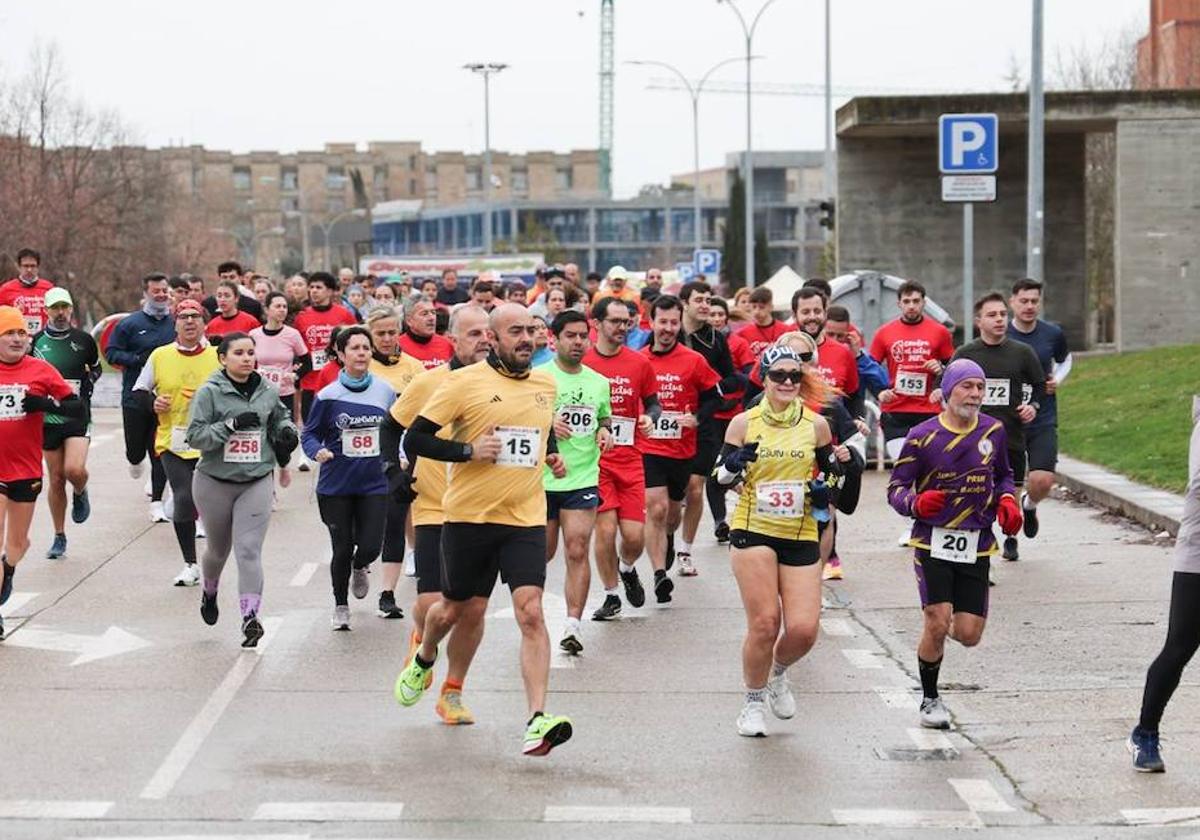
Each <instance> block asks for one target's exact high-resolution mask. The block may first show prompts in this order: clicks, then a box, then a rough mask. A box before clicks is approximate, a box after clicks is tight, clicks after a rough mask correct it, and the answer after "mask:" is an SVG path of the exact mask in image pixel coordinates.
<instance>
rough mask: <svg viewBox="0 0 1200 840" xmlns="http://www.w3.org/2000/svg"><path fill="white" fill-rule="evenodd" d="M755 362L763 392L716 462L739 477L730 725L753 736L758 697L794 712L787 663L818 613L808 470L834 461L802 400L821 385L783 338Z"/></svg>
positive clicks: (821, 424)
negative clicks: (741, 635) (739, 695)
mask: <svg viewBox="0 0 1200 840" xmlns="http://www.w3.org/2000/svg"><path fill="white" fill-rule="evenodd" d="M761 364H762V370H761V373H762V379H763V386H764V394H763V400H762V402H761V403H759V404H758V405H757V406H755V407H754V408H752V409H750V410H749V411H744V412H742V413H741V414H739V415H738V416H737V417H735V418H733V420H731V421H730V423H729V430H728V431H727V432H726V434H725V446H724V448H723V451H722V453H721V460H720V462H719V463H718V465H717V469H716V477H717V481H718V482H719V483H720V484H723V485H725V486H733V485H736V484H738V483H740V484H741V485H742V488H741V498H740V499H739V501H738V504H737V509H736V510H735V511H734V514H733V517H732V519H731V522H730V525H731V526H732V528H733V530H732V531H731V533H730V536H729V541H730V544H731V545H732V547H733V548H732V551H731V555H732V564H733V573H734V576H735V577H736V578H737V582H738V589H739V591H740V592H741V594H742V604H743V606H744V607H745V610H746V625H747V632H746V641H745V642H744V643H743V645H742V673H743V676H744V677H745V681H746V704H745V706H744V707H743V708H742V712H741V714H740V715H739V716H738V721H737V728H738V733H739V734H740V735H746V736H759V737H761V736H763V735H766V734H767V733H766V708H767V707H768V706H770V709H771V711H772V712H773V713H774V715H775V716H776V717H778V718H780V719H787V718H790V717H792V716H793V715H794V714H795V713H796V701H795V698H794V697H793V696H792V691H791V687H790V686H789V685H788V680H787V669H788V667H789V666H791V665H792V663H794V662H796V661H797V660H799V659H800V658H801V657H802V656H804V655H805V654H806V653H808V651H809V649H810V648H812V646H813V643H814V642H815V641H816V638H817V628H818V621H819V619H820V615H821V565H820V563H818V562H817V561H818V560H819V559H820V552H819V549H818V545H817V522H816V519H815V518H814V517H813V499H812V498H810V497H811V495H812V493H813V487H812V484H811V481H810V479H811V478H812V476H813V474H814V472H815V470H814V466H815V465H816V464H818V463H819V464H822V465H823V466H824V468H825V469H827V470H828V469H836V466H834V465H835V464H836V459H835V458H834V456H833V447H832V436H831V435H830V431H829V424H828V423H827V422H826V421H825V418H824V417H822V416H821V415H820V414H818V413H817V412H815V411H812V410H811V409H810V408H808V407H806V406H805V402H810V403H814V402H819V401H820V395H821V394H822V392H823V389H822V388H821V385H820V383H819V381H818V380H817V378H816V377H815V375H814V374H810V373H808V372H806V371H805V370H804V368H803V364H802V361H801V357H800V355H799V354H798V353H796V351H795V350H793V349H791V348H790V347H783V346H773V347H768V348H767V350H766V351H764V353H763V356H762V363H761ZM818 492H820V491H818ZM817 507H825V503H824V502H818V505H817ZM781 628H783V632H782V634H781V633H780V629H781Z"/></svg>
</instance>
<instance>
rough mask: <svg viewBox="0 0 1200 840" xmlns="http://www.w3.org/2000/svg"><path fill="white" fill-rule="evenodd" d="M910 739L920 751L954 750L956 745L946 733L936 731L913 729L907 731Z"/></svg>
mask: <svg viewBox="0 0 1200 840" xmlns="http://www.w3.org/2000/svg"><path fill="white" fill-rule="evenodd" d="M907 731H908V737H909V738H910V739H911V740H912V742H913V744H915V745H916V747H917V749H919V750H953V749H954V745H953V744H951V743H950V739H949V738H947V737H946V735H945V733H944V732H939V731H938V730H936V729H921V728H919V727H913V728H912V729H909V730H907Z"/></svg>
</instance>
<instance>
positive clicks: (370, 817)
mask: <svg viewBox="0 0 1200 840" xmlns="http://www.w3.org/2000/svg"><path fill="white" fill-rule="evenodd" d="M403 812H404V803H403V802H264V803H262V804H261V805H259V806H258V808H257V809H256V810H255V812H254V819H256V820H271V821H274V822H387V821H391V820H398V819H400V815H401V814H402V813H403Z"/></svg>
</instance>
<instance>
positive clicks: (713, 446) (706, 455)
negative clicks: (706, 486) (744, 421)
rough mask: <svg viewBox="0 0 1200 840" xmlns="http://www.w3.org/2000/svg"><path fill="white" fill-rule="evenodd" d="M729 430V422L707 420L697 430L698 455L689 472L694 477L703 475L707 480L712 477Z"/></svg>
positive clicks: (693, 458)
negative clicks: (726, 431) (726, 432)
mask: <svg viewBox="0 0 1200 840" xmlns="http://www.w3.org/2000/svg"><path fill="white" fill-rule="evenodd" d="M728 428H729V421H728V420H705V421H704V423H703V424H701V426H700V428H699V429H697V430H696V454H695V455H694V456H692V463H691V465H690V466H689V467H688V470H689V471H690V472H691V474H692V475H702V476H704V477H705V478H708V476H710V475H712V471H713V467H715V466H716V465H717V458H718V457H720V455H721V444H722V443H724V442H725V430H726V429H728Z"/></svg>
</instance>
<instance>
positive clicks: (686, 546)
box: [677, 540, 692, 554]
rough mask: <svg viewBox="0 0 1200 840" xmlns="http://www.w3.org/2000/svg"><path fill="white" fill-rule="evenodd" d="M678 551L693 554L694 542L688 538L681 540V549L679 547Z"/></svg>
mask: <svg viewBox="0 0 1200 840" xmlns="http://www.w3.org/2000/svg"><path fill="white" fill-rule="evenodd" d="M677 553H681V554H691V553H692V544H691V543H690V542H688V541H687V540H680V541H679V549H678V552H677Z"/></svg>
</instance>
